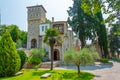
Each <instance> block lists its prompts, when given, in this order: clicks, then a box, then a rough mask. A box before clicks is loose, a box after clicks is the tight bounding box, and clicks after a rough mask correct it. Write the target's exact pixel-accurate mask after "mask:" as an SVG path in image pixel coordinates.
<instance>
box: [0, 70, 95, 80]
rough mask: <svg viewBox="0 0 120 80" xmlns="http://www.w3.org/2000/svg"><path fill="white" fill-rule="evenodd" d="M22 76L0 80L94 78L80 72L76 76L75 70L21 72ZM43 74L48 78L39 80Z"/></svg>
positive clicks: (1, 79)
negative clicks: (46, 74)
mask: <svg viewBox="0 0 120 80" xmlns="http://www.w3.org/2000/svg"><path fill="white" fill-rule="evenodd" d="M23 73H24V74H22V75H20V76H13V77H5V78H0V80H26V79H28V80H92V79H93V78H94V77H95V76H94V75H93V74H92V73H88V72H83V71H82V72H81V74H80V75H79V76H78V75H77V74H76V71H75V70H52V71H51V70H23ZM45 73H51V76H50V77H48V78H41V77H40V76H41V75H43V74H45Z"/></svg>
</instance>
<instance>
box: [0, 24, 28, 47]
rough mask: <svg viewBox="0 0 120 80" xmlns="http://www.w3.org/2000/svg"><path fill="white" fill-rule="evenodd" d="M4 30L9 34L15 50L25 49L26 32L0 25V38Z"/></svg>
mask: <svg viewBox="0 0 120 80" xmlns="http://www.w3.org/2000/svg"><path fill="white" fill-rule="evenodd" d="M6 30H8V31H9V32H10V35H11V37H12V39H13V41H14V42H15V44H16V47H17V48H20V47H26V44H27V32H25V31H22V30H20V29H19V27H18V26H17V25H8V26H6V25H0V36H2V35H3V33H4V32H5V31H6Z"/></svg>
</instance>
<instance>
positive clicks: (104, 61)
mask: <svg viewBox="0 0 120 80" xmlns="http://www.w3.org/2000/svg"><path fill="white" fill-rule="evenodd" d="M100 61H101V62H103V63H108V62H109V60H108V59H107V58H101V59H100Z"/></svg>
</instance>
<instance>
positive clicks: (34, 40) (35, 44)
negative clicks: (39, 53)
mask: <svg viewBox="0 0 120 80" xmlns="http://www.w3.org/2000/svg"><path fill="white" fill-rule="evenodd" d="M31 48H37V40H36V39H32V40H31Z"/></svg>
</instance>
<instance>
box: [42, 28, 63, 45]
mask: <svg viewBox="0 0 120 80" xmlns="http://www.w3.org/2000/svg"><path fill="white" fill-rule="evenodd" d="M50 40H51V41H52V40H53V42H52V43H50ZM54 40H55V41H54ZM56 41H58V42H60V41H61V38H60V32H59V31H58V30H57V29H55V28H50V29H47V30H46V32H45V37H44V42H45V43H46V44H48V45H50V44H54V43H55V42H56Z"/></svg>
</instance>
